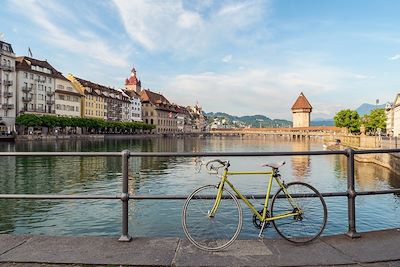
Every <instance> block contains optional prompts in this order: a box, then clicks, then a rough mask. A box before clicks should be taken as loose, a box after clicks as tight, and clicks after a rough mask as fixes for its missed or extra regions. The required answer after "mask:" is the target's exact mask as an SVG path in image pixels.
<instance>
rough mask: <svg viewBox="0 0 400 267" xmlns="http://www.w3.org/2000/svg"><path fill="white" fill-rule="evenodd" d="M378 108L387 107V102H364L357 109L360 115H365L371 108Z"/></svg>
mask: <svg viewBox="0 0 400 267" xmlns="http://www.w3.org/2000/svg"><path fill="white" fill-rule="evenodd" d="M377 108H385V104H382V105H372V104H368V103H363V104H362V105H361V106H359V107H358V108H357V109H356V111H357V113H358V114H359V115H360V116H364V115H365V114H368V113H369V112H370V111H371V110H373V109H377Z"/></svg>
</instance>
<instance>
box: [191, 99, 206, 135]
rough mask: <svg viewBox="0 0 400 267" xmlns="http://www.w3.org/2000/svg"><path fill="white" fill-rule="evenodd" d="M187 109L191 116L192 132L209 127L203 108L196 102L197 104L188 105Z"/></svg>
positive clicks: (201, 130) (202, 130)
mask: <svg viewBox="0 0 400 267" xmlns="http://www.w3.org/2000/svg"><path fill="white" fill-rule="evenodd" d="M187 110H188V111H189V114H190V117H191V122H190V124H191V125H192V132H196V133H199V132H204V131H205V130H206V128H207V118H206V116H205V115H204V113H203V110H202V108H201V107H200V106H199V105H197V104H196V105H195V106H188V107H187Z"/></svg>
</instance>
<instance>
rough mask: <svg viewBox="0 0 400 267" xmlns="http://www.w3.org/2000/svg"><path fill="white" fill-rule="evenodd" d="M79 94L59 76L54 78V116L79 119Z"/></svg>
mask: <svg viewBox="0 0 400 267" xmlns="http://www.w3.org/2000/svg"><path fill="white" fill-rule="evenodd" d="M81 97H82V95H81V93H80V92H79V91H78V90H76V89H75V88H74V87H73V86H72V83H71V82H70V81H69V80H68V79H67V78H65V77H64V76H62V75H61V76H60V77H59V78H56V91H55V101H56V115H57V116H65V117H80V116H81Z"/></svg>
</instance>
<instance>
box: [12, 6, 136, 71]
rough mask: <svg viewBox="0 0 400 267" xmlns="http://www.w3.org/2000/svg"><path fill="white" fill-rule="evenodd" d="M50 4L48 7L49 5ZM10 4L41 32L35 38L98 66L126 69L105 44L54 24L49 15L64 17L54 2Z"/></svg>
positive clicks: (63, 11)
mask: <svg viewBox="0 0 400 267" xmlns="http://www.w3.org/2000/svg"><path fill="white" fill-rule="evenodd" d="M49 3H50V4H49ZM49 3H48V2H47V1H37V0H27V1H11V2H10V4H11V5H12V7H13V9H14V10H16V12H19V13H20V14H22V15H23V16H25V17H26V18H27V19H29V20H31V21H32V22H33V23H35V24H37V25H38V26H40V28H41V30H42V32H40V33H39V34H38V36H39V37H40V38H43V40H44V41H45V42H46V43H53V44H55V45H57V46H58V47H59V48H62V49H65V50H67V51H70V52H73V53H77V54H80V55H82V56H85V57H90V58H92V59H95V60H96V61H98V62H101V63H103V64H106V65H110V66H115V67H128V66H129V64H128V62H127V60H126V59H125V58H124V57H121V53H120V52H116V49H115V48H113V47H111V46H110V45H109V44H108V43H107V42H106V41H105V40H103V39H101V38H100V37H99V36H97V35H95V34H94V33H92V32H89V31H86V32H84V31H82V32H81V33H80V34H77V32H76V31H75V30H74V29H72V30H68V29H66V28H63V27H62V25H59V24H56V23H55V22H54V21H53V19H52V16H51V14H54V12H56V11H60V14H66V13H67V12H66V11H65V8H66V7H64V6H59V5H57V4H56V2H54V1H49Z"/></svg>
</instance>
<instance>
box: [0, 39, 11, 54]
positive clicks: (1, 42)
mask: <svg viewBox="0 0 400 267" xmlns="http://www.w3.org/2000/svg"><path fill="white" fill-rule="evenodd" d="M3 44H5V45H7V46H8V49H9V51H7V50H4V49H3ZM0 50H3V51H6V52H9V53H12V54H14V50H13V49H12V46H11V44H10V43H7V42H4V41H1V40H0Z"/></svg>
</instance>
